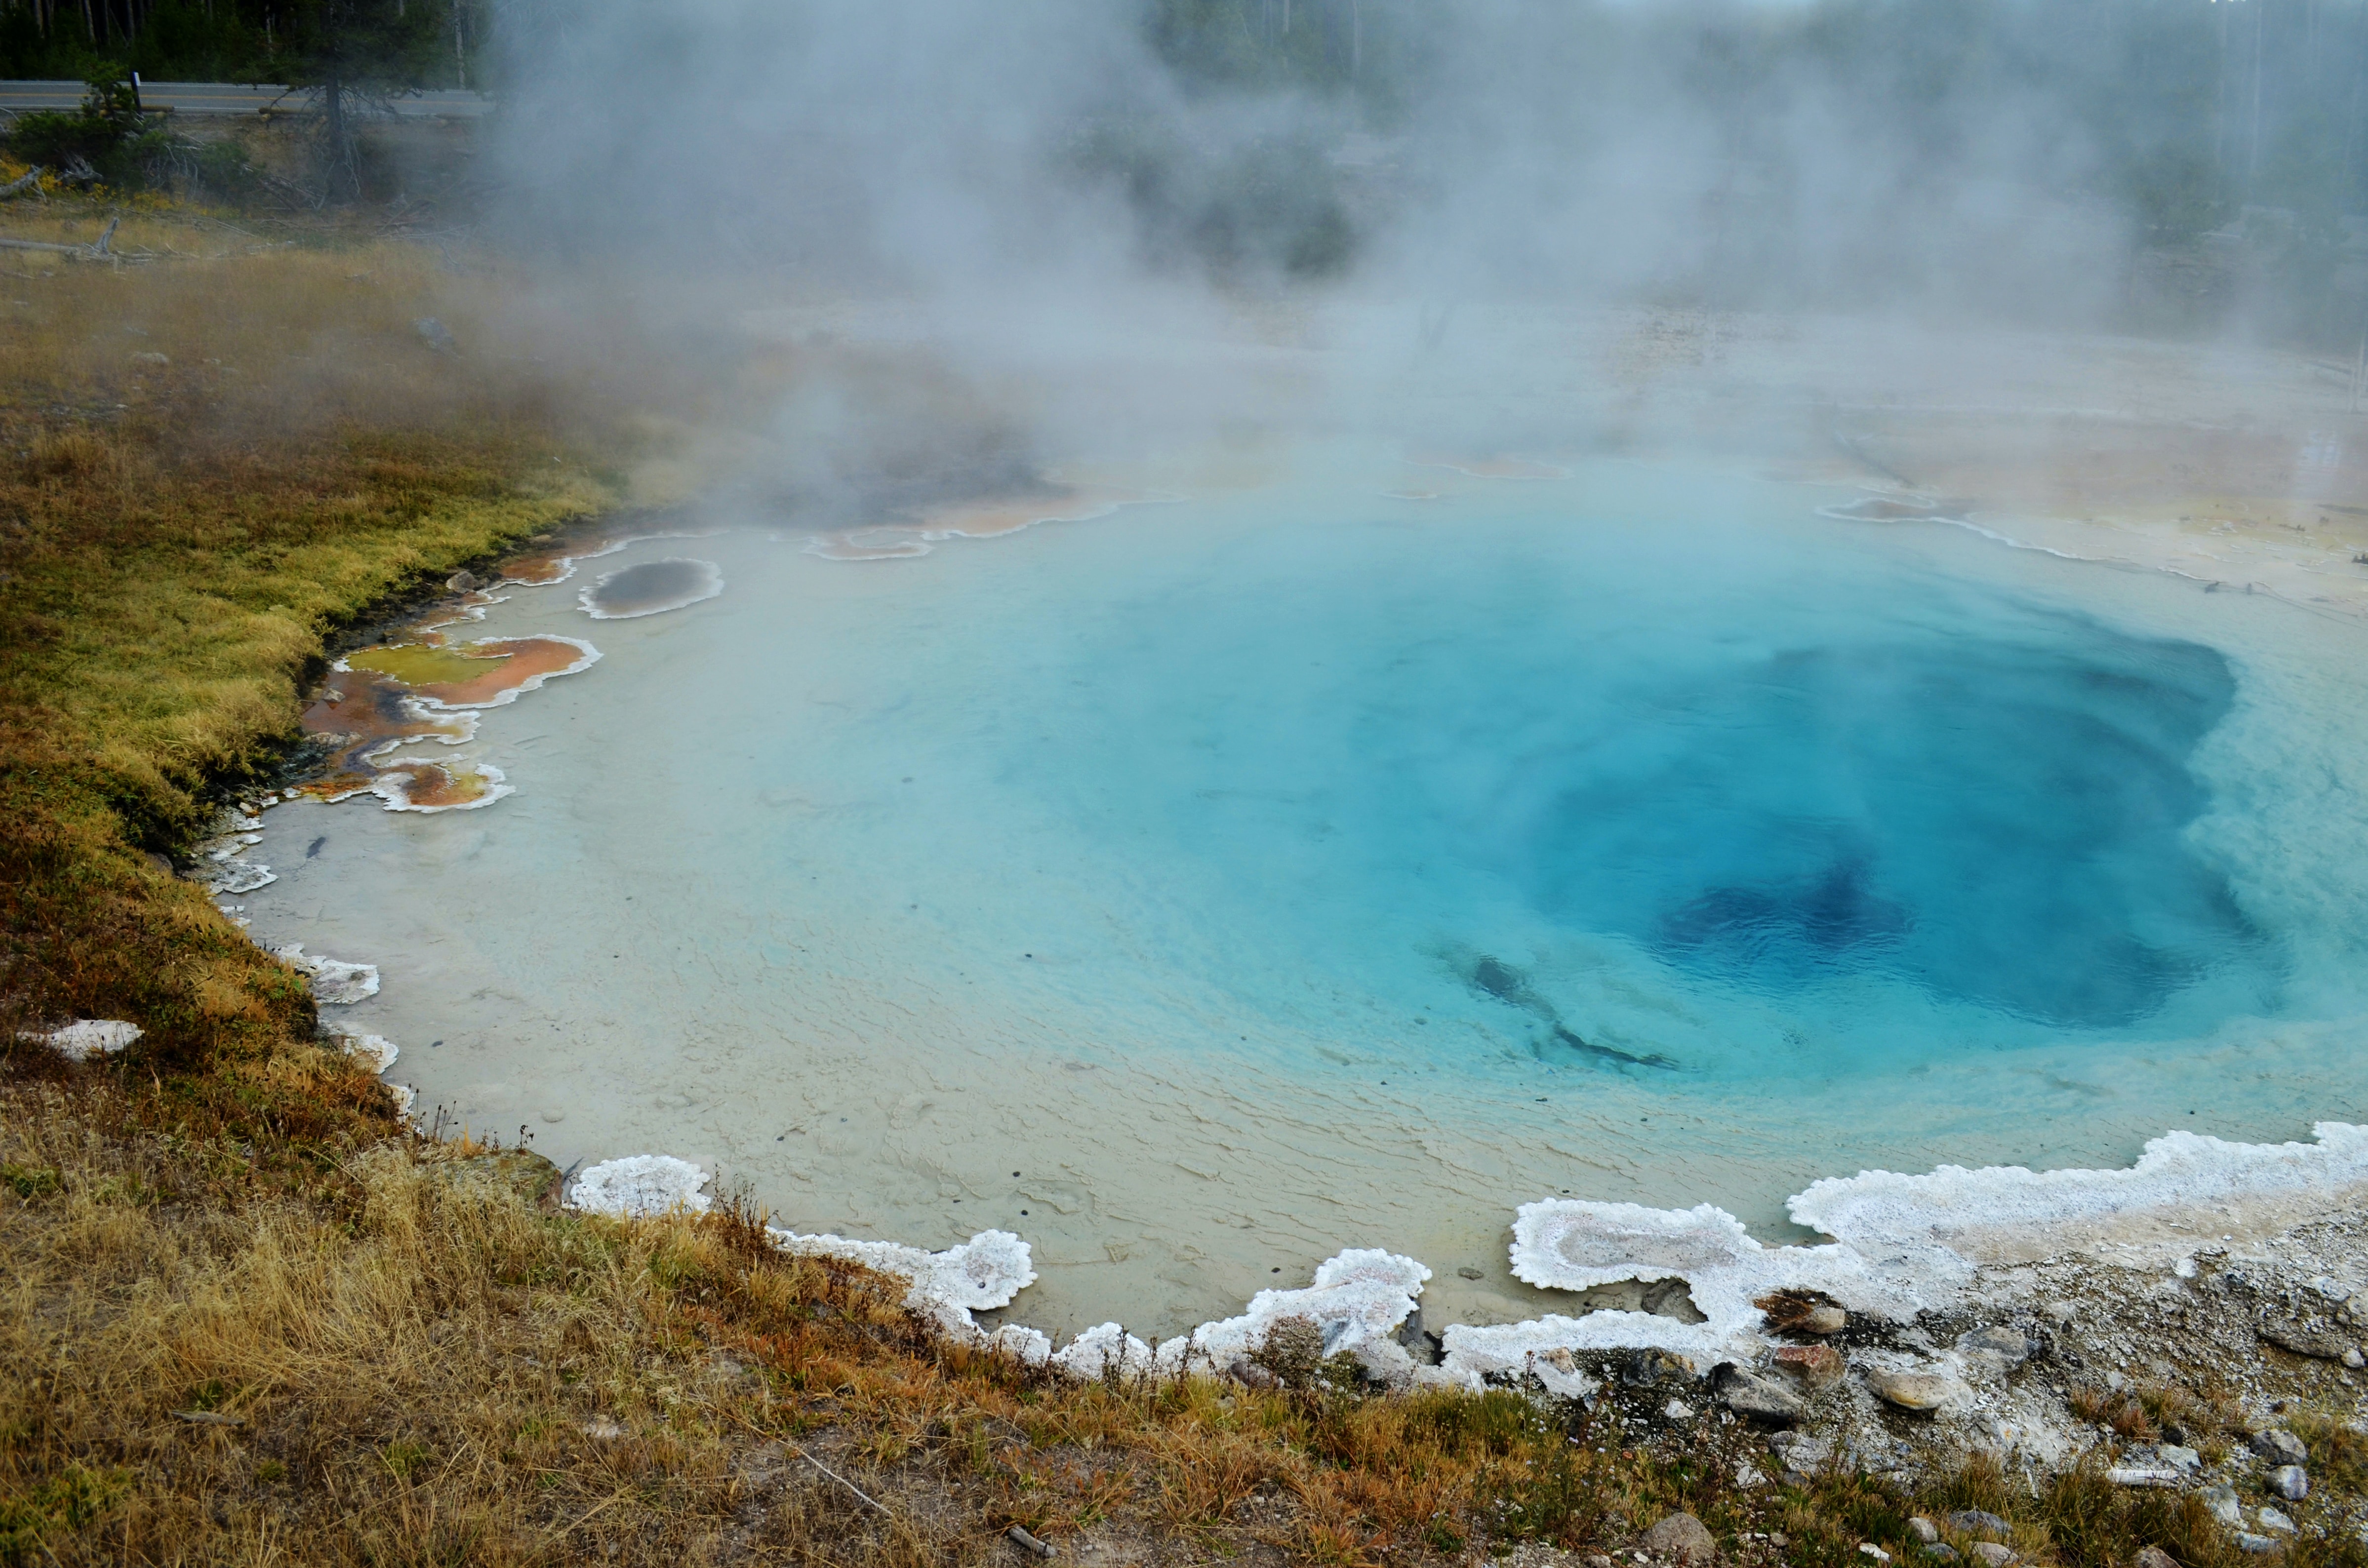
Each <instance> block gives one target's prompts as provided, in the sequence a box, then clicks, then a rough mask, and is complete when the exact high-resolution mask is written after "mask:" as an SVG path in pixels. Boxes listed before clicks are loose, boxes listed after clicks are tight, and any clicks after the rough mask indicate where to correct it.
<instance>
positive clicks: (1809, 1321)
mask: <svg viewBox="0 0 2368 1568" xmlns="http://www.w3.org/2000/svg"><path fill="white" fill-rule="evenodd" d="M1849 1326H1850V1313H1848V1312H1844V1311H1842V1309H1841V1308H1839V1307H1811V1308H1810V1309H1809V1310H1808V1311H1807V1312H1803V1313H1802V1314H1801V1317H1800V1322H1799V1324H1798V1325H1797V1329H1796V1332H1798V1333H1801V1334H1816V1335H1833V1334H1839V1333H1840V1332H1841V1331H1842V1330H1844V1329H1846V1328H1848V1327H1849Z"/></svg>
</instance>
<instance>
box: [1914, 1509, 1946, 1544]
mask: <svg viewBox="0 0 2368 1568" xmlns="http://www.w3.org/2000/svg"><path fill="white" fill-rule="evenodd" d="M1907 1533H1908V1534H1910V1535H1912V1536H1914V1537H1915V1538H1916V1539H1917V1540H1920V1541H1922V1542H1923V1543H1924V1544H1925V1545H1927V1546H1934V1545H1937V1544H1939V1542H1940V1540H1941V1527H1940V1526H1938V1525H1936V1524H1934V1523H1933V1522H1932V1521H1931V1520H1930V1519H1928V1518H1926V1517H1924V1516H1923V1515H1921V1514H1918V1515H1917V1516H1916V1517H1914V1518H1912V1519H1910V1520H1908V1521H1907Z"/></svg>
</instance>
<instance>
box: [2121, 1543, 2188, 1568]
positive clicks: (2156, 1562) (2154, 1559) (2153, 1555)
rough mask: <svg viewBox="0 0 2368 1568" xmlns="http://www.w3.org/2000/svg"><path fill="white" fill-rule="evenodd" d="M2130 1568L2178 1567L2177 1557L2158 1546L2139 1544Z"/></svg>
mask: <svg viewBox="0 0 2368 1568" xmlns="http://www.w3.org/2000/svg"><path fill="white" fill-rule="evenodd" d="M2130 1568H2179V1559H2178V1558H2176V1557H2173V1556H2172V1555H2171V1554H2170V1553H2169V1552H2168V1551H2164V1550H2163V1549H2162V1548H2160V1547H2158V1546H2141V1547H2139V1548H2138V1554H2137V1555H2136V1556H2135V1557H2134V1558H2132V1559H2131V1560H2130Z"/></svg>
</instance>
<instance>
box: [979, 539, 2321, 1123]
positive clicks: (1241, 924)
mask: <svg viewBox="0 0 2368 1568" xmlns="http://www.w3.org/2000/svg"><path fill="white" fill-rule="evenodd" d="M1820 527H1821V528H1822V529H1823V530H1824V532H1825V534H1826V536H1827V537H1824V538H1817V537H1815V536H1814V535H1813V534H1811V533H1810V532H1808V531H1806V530H1804V531H1802V532H1800V533H1797V534H1793V535H1789V536H1787V535H1775V534H1771V533H1770V529H1769V528H1768V527H1767V525H1766V523H1765V522H1764V521H1762V520H1759V519H1749V520H1747V519H1744V518H1736V519H1734V520H1732V521H1729V522H1724V523H1722V522H1721V521H1720V520H1718V519H1716V518H1714V517H1713V518H1710V519H1705V520H1703V521H1702V522H1700V523H1698V524H1696V525H1695V526H1692V527H1688V528H1667V529H1635V530H1632V529H1628V528H1622V520H1621V519H1617V518H1606V519H1604V520H1602V521H1601V522H1600V523H1598V524H1595V525H1593V526H1589V525H1588V524H1587V523H1585V522H1581V521H1579V520H1577V519H1573V518H1571V517H1567V516H1564V515H1559V514H1558V513H1557V511H1556V509H1554V507H1553V506H1550V505H1549V506H1534V507H1532V506H1505V507H1504V509H1503V510H1501V511H1499V512H1497V515H1496V516H1494V517H1490V518H1489V519H1488V522H1487V524H1486V537H1485V538H1484V539H1479V540H1474V539H1473V538H1471V537H1469V536H1468V535H1467V536H1466V537H1462V538H1458V537H1454V536H1452V535H1451V536H1448V537H1441V534H1440V531H1439V530H1437V529H1434V528H1426V527H1422V526H1418V525H1406V524H1403V523H1397V522H1395V521H1393V520H1391V519H1389V518H1388V517H1387V516H1386V514H1384V515H1383V517H1374V518H1372V519H1370V520H1365V521H1362V522H1358V521H1343V522H1342V523H1341V524H1339V525H1338V526H1337V527H1336V528H1330V529H1313V530H1290V529H1276V530H1272V531H1257V532H1252V533H1248V534H1246V535H1245V536H1244V537H1242V538H1240V539H1239V540H1235V541H1234V542H1233V543H1232V544H1231V545H1230V546H1229V548H1227V549H1225V550H1224V551H1223V554H1222V560H1221V561H1220V562H1213V563H1212V565H1213V566H1214V567H1215V570H1214V572H1213V573H1212V574H1209V575H1205V576H1195V577H1193V578H1190V579H1188V580H1186V581H1183V582H1180V583H1162V584H1160V585H1157V586H1156V587H1140V588H1138V587H1127V588H1123V589H1119V590H1117V591H1114V592H1112V593H1111V594H1110V595H1109V597H1106V598H1105V599H1103V600H1102V602H1100V603H1099V604H1097V605H1093V606H1091V607H1088V608H1083V610H1082V613H1077V614H1072V615H1070V616H1068V617H1066V618H1064V625H1063V628H1062V630H1063V633H1064V635H1063V639H1062V642H1061V643H1060V644H1059V645H1058V647H1057V651H1053V652H1050V653H1048V656H1047V657H1045V658H1044V659H1043V660H1042V663H1040V664H1035V665H1032V666H1031V667H1030V668H1029V669H1028V670H1027V671H1026V672H1025V673H1024V674H1021V675H1019V676H1017V677H1016V683H1015V687H1014V688H1013V690H1012V692H1011V694H1010V696H1009V698H1008V699H1006V701H1005V702H1004V703H1002V704H997V705H995V706H994V707H991V708H989V709H988V710H986V712H991V713H993V715H994V716H993V717H992V718H991V719H989V718H987V717H986V712H983V713H982V714H981V716H980V717H981V721H982V722H981V735H980V740H981V744H983V746H985V748H986V749H987V750H988V751H989V752H990V753H991V755H992V756H993V767H994V770H995V777H996V784H997V786H998V787H1000V788H1002V789H1004V790H1009V791H1011V792H1013V793H1016V794H1019V795H1021V796H1025V797H1027V798H1029V799H1030V800H1033V801H1039V802H1042V803H1044V804H1045V805H1046V806H1047V807H1049V808H1050V809H1053V810H1056V811H1058V812H1062V813H1063V814H1064V818H1065V820H1066V822H1067V824H1068V826H1069V828H1070V830H1071V831H1073V832H1074V833H1076V834H1077V835H1080V836H1081V837H1082V838H1083V839H1085V840H1086V841H1087V842H1090V843H1093V844H1096V845H1098V846H1104V848H1105V849H1106V851H1107V852H1108V853H1110V854H1111V855H1112V856H1113V858H1119V859H1124V860H1128V861H1132V862H1135V863H1137V864H1142V863H1144V862H1147V861H1156V860H1163V859H1164V860H1168V861H1171V862H1173V863H1174V864H1175V866H1176V867H1177V868H1178V870H1179V872H1181V873H1182V874H1187V875H1189V876H1190V880H1191V881H1193V882H1194V883H1195V884H1196V885H1197V887H1198V888H1199V890H1200V891H1199V892H1197V894H1196V899H1195V902H1196V903H1197V904H1198V905H1199V908H1200V914H1201V918H1202V919H1203V920H1205V921H1207V922H1208V923H1209V924H1211V925H1212V926H1214V927H1216V928H1217V929H1218V930H1220V931H1224V932H1231V933H1235V934H1237V936H1236V938H1235V939H1237V940H1239V941H1241V942H1243V943H1244V944H1246V945H1248V946H1253V947H1255V948H1257V949H1260V950H1262V951H1269V952H1270V951H1273V950H1276V949H1280V950H1283V951H1289V952H1293V953H1298V954H1301V955H1304V959H1305V962H1306V965H1307V971H1308V973H1309V974H1310V975H1311V976H1313V975H1315V974H1322V975H1325V976H1327V977H1330V978H1331V979H1333V980H1335V981H1338V982H1341V983H1355V984H1356V985H1358V986H1359V987H1360V989H1363V990H1366V991H1368V992H1370V993H1372V994H1376V995H1382V994H1395V995H1396V996H1397V997H1399V998H1400V999H1401V1005H1407V1004H1414V1005H1417V1006H1418V1005H1419V1004H1420V1003H1421V1002H1423V1001H1429V1002H1430V1003H1432V1004H1433V1005H1434V1006H1436V1005H1440V1004H1443V1003H1446V1002H1448V1001H1450V1000H1455V1001H1459V1002H1460V1001H1463V1000H1464V999H1465V998H1466V997H1467V996H1468V995H1471V994H1478V995H1480V996H1484V997H1488V998H1491V999H1493V1000H1495V1001H1497V1002H1498V1003H1500V1004H1502V1009H1501V1011H1502V1015H1503V1016H1502V1018H1501V1022H1502V1023H1503V1025H1504V1026H1505V1028H1508V1030H1511V1031H1513V1032H1516V1033H1518V1034H1520V1035H1521V1036H1523V1037H1524V1038H1525V1039H1526V1040H1527V1041H1528V1042H1529V1044H1530V1046H1531V1048H1532V1049H1533V1050H1534V1051H1536V1052H1537V1053H1538V1054H1539V1055H1540V1056H1542V1057H1543V1058H1546V1059H1549V1060H1553V1059H1565V1060H1568V1061H1570V1062H1574V1063H1577V1064H1580V1065H1593V1066H1598V1067H1601V1068H1605V1069H1608V1070H1622V1069H1625V1070H1630V1071H1658V1072H1674V1073H1688V1074H1711V1075H1716V1076H1721V1077H1738V1076H1750V1075H1753V1074H1764V1073H1791V1072H1794V1071H1797V1070H1798V1069H1799V1068H1800V1067H1801V1066H1802V1065H1803V1064H1804V1059H1805V1060H1806V1061H1808V1062H1814V1063H1815V1064H1816V1065H1819V1066H1823V1067H1834V1066H1841V1065H1851V1064H1855V1059H1857V1058H1859V1057H1861V1056H1862V1055H1864V1054H1866V1053H1867V1052H1869V1051H1879V1052H1880V1053H1882V1055H1883V1056H1884V1058H1885V1059H1886V1060H1888V1061H1890V1062H1893V1063H1894V1064H1900V1063H1902V1062H1907V1061H1912V1060H1914V1059H1915V1058H1916V1057H1918V1055H1923V1054H1944V1053H1948V1052H1954V1051H1966V1050H1975V1049H1987V1048H1993V1047H2003V1046H2010V1045H2013V1044H2016V1043H2019V1042H2026V1041H2034V1040H2055V1039H2061V1038H2064V1037H2065V1036H2066V1034H2072V1033H2088V1034H2100V1033H2101V1034H2112V1033H2115V1032H2126V1031H2130V1030H2134V1029H2135V1030H2140V1031H2146V1032H2150V1033H2157V1034H2169V1035H2173V1036H2180V1035H2193V1034H2200V1033H2203V1032H2206V1031H2208V1030H2210V1029H2211V1028H2214V1027H2215V1026H2216V1025H2218V1024H2219V1023H2220V1022H2222V1021H2223V1020H2225V1019H2226V1018H2227V1017H2231V1016H2234V1015H2237V1014H2242V1013H2266V1012H2271V1011H2274V1010H2275V1009H2276V1008H2277V1007H2278V1006H2279V1005H2280V1003H2281V1000H2282V997H2283V974H2284V971H2285V970H2286V967H2287V965H2288V962H2289V955H2288V954H2287V952H2286V950H2285V949H2284V947H2283V944H2282V943H2281V942H2280V940H2279V937H2278V935H2277V933H2275V932H2274V931H2270V930H2265V929H2263V928H2262V927H2260V926H2258V925H2257V924H2256V923H2255V921H2254V920H2253V919H2252V918H2251V917H2249V916H2248V915H2247V913H2246V912H2245V910H2244V909H2243V908H2242V907H2241V906H2240V905H2239V903H2237V899H2236V898H2235V896H2234V894H2233V892H2232V890H2231V886H2230V882H2229V878H2228V874H2227V869H2226V867H2225V866H2223V865H2222V864H2220V863H2219V862H2218V860H2217V859H2216V858H2215V857H2214V854H2213V853H2212V852H2211V851H2210V850H2209V849H2208V847H2206V846H2203V845H2201V844H2199V843H2197V842H2196V841H2195V840H2194V837H2193V835H2192V831H2191V830H2192V828H2193V826H2194V824H2195V823H2196V821H2197V819H2198V818H2199V817H2200V816H2202V815H2203V813H2204V812H2206V811H2207V810H2208V808H2209V804H2210V797H2209V790H2208V789H2207V787H2206V785H2205V784H2204V782H2203V780H2202V779H2201V778H2199V777H2198V775H2197V773H2196V771H2195V764H2196V756H2195V753H2196V748H2197V746H2198V745H2199V744H2201V743H2202V742H2203V739H2204V738H2205V737H2206V736H2207V735H2209V734H2210V733H2212V731H2213V730H2214V727H2215V726H2217V725H2218V724H2220V723H2221V722H2223V721H2224V720H2225V719H2226V716H2227V715H2228V713H2229V711H2230V709H2231V707H2232V705H2233V703H2234V701H2235V699H2236V688H2237V677H2236V675H2235V673H2234V671H2233V669H2232V667H2231V665H2230V664H2229V662H2228V660H2227V659H2226V657H2225V656H2224V655H2222V654H2221V653H2217V652H2215V651H2214V650H2213V649H2212V648H2210V647H2208V646H2205V645H2203V644H2201V643H2198V642H2192V641H2188V640H2183V639H2175V638H2166V637H2161V636H2146V635H2135V634H2132V633H2131V632H2128V631H2120V630H2116V629H2114V628H2112V627H2111V626H2109V625H2108V624H2106V623H2104V622H2103V621H2100V619H2096V618H2095V617H2094V616H2092V615H2089V614H2085V613H2081V612H2078V611H2077V610H2071V609H2066V608H2055V607H2050V606H2046V605H2044V604H2035V603H2033V602H2032V601H2031V600H2030V599H2029V598H2028V597H2024V596H2021V595H2018V594H2016V593H2014V592H2012V591H2009V590H2007V589H2002V588H1995V587H1987V586H1974V585H1965V584H1963V583H1959V582H1954V581H1951V580H1948V579H1944V578H1939V577H1936V576H1934V575H1932V574H1930V573H1929V572H1925V571H1918V570H1908V569H1906V568H1904V567H1903V565H1902V563H1900V562H1894V561H1887V560H1885V559H1884V558H1883V557H1882V556H1880V555H1876V554H1871V553H1866V552H1863V551H1857V550H1853V549H1852V548H1851V547H1852V545H1853V544H1856V543H1858V542H1860V541H1852V540H1848V539H1846V538H1835V537H1833V536H1834V535H1835V534H1836V533H1838V532H1839V529H1838V528H1836V526H1835V525H1831V524H1822V525H1820ZM997 709H1000V710H999V711H998V710H997ZM1183 868H1190V870H1189V872H1183V871H1182V869H1183ZM1541 942H1543V943H1544V944H1546V945H1547V946H1548V947H1554V946H1556V945H1559V944H1577V946H1578V948H1579V949H1580V950H1579V951H1578V952H1577V953H1575V954H1573V955H1571V956H1569V957H1566V958H1559V959H1558V958H1555V957H1551V956H1546V955H1543V954H1541V953H1539V952H1538V951H1537V950H1536V949H1537V946H1538V944H1540V943H1541ZM1217 961H1218V967H1219V969H1220V971H1223V970H1224V969H1227V968H1230V967H1232V965H1231V964H1230V963H1229V962H1228V961H1227V960H1224V959H1222V958H1221V959H1219V960H1217Z"/></svg>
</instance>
